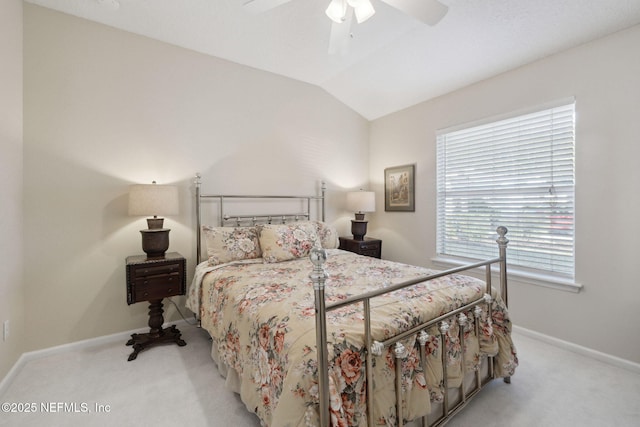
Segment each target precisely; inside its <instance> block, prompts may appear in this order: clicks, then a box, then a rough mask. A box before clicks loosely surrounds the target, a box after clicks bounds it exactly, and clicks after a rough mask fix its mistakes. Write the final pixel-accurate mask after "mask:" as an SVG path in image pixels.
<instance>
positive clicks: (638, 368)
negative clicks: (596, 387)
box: [513, 325, 640, 374]
mask: <svg viewBox="0 0 640 427" xmlns="http://www.w3.org/2000/svg"><path fill="white" fill-rule="evenodd" d="M513 331H514V332H516V333H518V334H521V335H525V336H527V337H529V338H533V339H536V340H538V341H542V342H545V343H547V344H551V345H553V346H555V347H559V348H561V349H563V350H568V351H571V352H573V353H577V354H580V355H582V356H586V357H590V358H592V359H596V360H599V361H601V362H604V363H607V364H609V365H613V366H616V367H618V368H622V369H627V370H629V371H631V372H635V373H636V374H640V363H635V362H632V361H630V360H626V359H622V358H620V357H616V356H612V355H610V354H607V353H602V352H600V351H597V350H593V349H590V348H588V347H583V346H581V345H578V344H574V343H572V342H569V341H564V340H561V339H559V338H555V337H552V336H549V335H545V334H541V333H540V332H536V331H532V330H530V329H526V328H522V327H520V326H516V325H513Z"/></svg>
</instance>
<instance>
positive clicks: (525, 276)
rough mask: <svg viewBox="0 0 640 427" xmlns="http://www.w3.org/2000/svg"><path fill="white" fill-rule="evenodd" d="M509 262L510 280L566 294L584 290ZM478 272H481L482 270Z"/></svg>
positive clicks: (443, 262) (451, 261)
mask: <svg viewBox="0 0 640 427" xmlns="http://www.w3.org/2000/svg"><path fill="white" fill-rule="evenodd" d="M431 262H432V263H433V264H434V265H435V266H436V267H439V268H452V267H459V266H463V265H465V264H470V263H471V262H472V261H468V262H465V261H464V260H460V259H456V258H445V257H436V258H432V259H431ZM508 262H509V261H508V259H507V275H508V277H509V278H513V279H515V280H518V281H521V282H523V283H527V284H531V285H536V286H542V287H545V288H551V289H557V290H560V291H565V292H573V293H578V292H580V291H581V290H582V285H580V284H578V283H575V282H574V281H573V280H571V279H565V278H562V277H556V276H552V275H550V274H541V273H532V272H530V271H525V270H522V269H519V268H516V267H509V266H508ZM495 268H496V267H494V272H495V271H496V270H495ZM477 270H478V271H480V270H481V269H477Z"/></svg>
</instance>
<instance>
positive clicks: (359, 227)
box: [347, 191, 376, 240]
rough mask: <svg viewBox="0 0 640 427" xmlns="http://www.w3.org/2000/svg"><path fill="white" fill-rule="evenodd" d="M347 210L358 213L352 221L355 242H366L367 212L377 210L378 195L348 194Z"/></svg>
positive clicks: (362, 192)
mask: <svg viewBox="0 0 640 427" xmlns="http://www.w3.org/2000/svg"><path fill="white" fill-rule="evenodd" d="M347 209H349V210H350V211H355V212H356V219H355V220H353V219H352V220H351V234H353V239H354V240H364V235H365V234H367V221H365V219H364V213H365V212H374V211H375V210H376V193H374V192H373V191H351V192H349V193H347Z"/></svg>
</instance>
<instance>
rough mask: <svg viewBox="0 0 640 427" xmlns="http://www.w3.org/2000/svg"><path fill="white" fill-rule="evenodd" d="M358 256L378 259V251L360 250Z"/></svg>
mask: <svg viewBox="0 0 640 427" xmlns="http://www.w3.org/2000/svg"><path fill="white" fill-rule="evenodd" d="M360 255H364V256H370V257H373V258H380V250H379V249H378V248H374V249H366V248H361V250H360Z"/></svg>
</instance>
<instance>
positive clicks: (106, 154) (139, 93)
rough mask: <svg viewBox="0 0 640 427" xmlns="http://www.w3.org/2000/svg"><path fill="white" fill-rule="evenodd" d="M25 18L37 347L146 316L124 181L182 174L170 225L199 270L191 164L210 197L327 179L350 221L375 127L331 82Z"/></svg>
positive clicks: (31, 283) (31, 308)
mask: <svg viewBox="0 0 640 427" xmlns="http://www.w3.org/2000/svg"><path fill="white" fill-rule="evenodd" d="M24 25H25V41H24V43H25V45H24V56H25V63H24V68H25V69H24V85H25V98H24V102H25V118H24V129H25V134H24V145H25V155H24V185H25V189H24V199H25V256H26V259H27V260H28V262H29V265H28V268H27V269H26V272H25V297H26V300H27V301H28V306H27V311H26V323H27V329H28V337H27V339H28V345H27V346H28V349H29V350H31V349H38V348H44V347H48V346H52V345H57V344H62V343H67V342H71V341H76V340H81V339H85V338H90V337H96V336H101V335H105V334H110V333H115V332H119V331H125V330H130V329H134V328H140V327H145V326H146V324H147V310H148V308H147V306H146V304H135V305H132V306H127V304H126V297H125V267H124V259H125V257H126V256H127V255H130V254H138V253H141V248H140V233H139V232H138V230H140V229H142V228H146V223H145V221H144V219H143V218H131V217H128V216H127V191H128V185H129V184H132V183H148V182H151V181H152V180H157V181H158V182H159V183H176V184H177V185H179V186H180V192H181V206H180V208H181V213H180V215H179V216H178V217H173V218H167V219H166V221H165V225H166V226H167V227H168V228H171V229H172V231H171V248H170V249H171V250H176V251H179V252H181V253H182V254H183V255H185V256H186V257H187V258H188V265H189V266H190V267H193V265H194V258H195V256H194V245H195V243H194V234H193V231H192V227H193V224H194V213H193V209H192V199H191V196H192V192H193V186H192V179H193V175H194V174H195V173H196V172H201V173H202V174H203V180H204V189H205V190H206V191H207V192H210V193H211V192H215V193H238V194H242V193H244V194H247V193H249V194H254V193H263V194H264V193H268V194H273V193H284V194H309V193H311V194H313V193H315V191H316V189H317V187H318V183H319V181H320V180H326V181H327V185H328V188H329V191H330V193H329V199H330V206H332V208H331V209H330V210H329V218H330V219H332V220H335V221H336V225H337V226H338V227H339V228H342V229H343V230H345V231H346V227H347V223H348V220H347V217H346V215H347V213H346V212H342V211H341V210H340V209H341V208H340V206H341V204H342V199H343V198H344V196H343V189H344V188H353V187H357V186H359V185H361V184H362V183H366V181H367V179H368V164H367V162H366V160H360V159H366V158H367V157H368V136H369V123H368V122H367V121H366V120H364V119H363V118H362V117H361V116H359V115H357V114H356V113H354V112H353V111H351V110H350V109H348V108H347V107H346V106H344V105H343V104H341V103H339V102H338V101H336V100H335V99H334V98H333V97H331V96H330V95H328V94H327V93H326V92H324V91H322V90H320V89H318V88H316V87H314V86H311V85H307V84H303V83H300V82H297V81H294V80H291V79H287V78H283V77H280V76H276V75H274V74H270V73H265V72H262V71H258V70H255V69H252V68H248V67H245V66H240V65H237V64H233V63H230V62H227V61H223V60H220V59H216V58H211V57H207V56H204V55H201V54H198V53H195V52H192V51H189V50H185V49H182V48H177V47H174V46H171V45H167V44H163V43H160V42H157V41H154V40H151V39H147V38H144V37H139V36H135V35H133V34H130V33H126V32H123V31H119V30H115V29H112V28H109V27H106V26H102V25H98V24H95V23H92V22H89V21H86V20H82V19H78V18H74V17H71V16H68V15H64V14H60V13H57V12H53V11H51V10H47V9H44V8H40V7H37V6H33V5H28V4H27V5H25V23H24ZM354 159H355V160H354ZM342 216H344V218H343V217H342ZM166 306H167V305H166V304H165V307H166ZM167 312H168V316H167V317H170V318H173V319H176V318H177V316H176V313H175V312H174V311H173V308H168V309H167Z"/></svg>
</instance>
